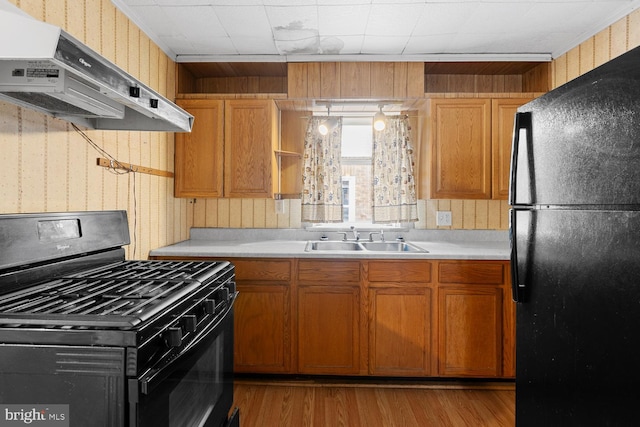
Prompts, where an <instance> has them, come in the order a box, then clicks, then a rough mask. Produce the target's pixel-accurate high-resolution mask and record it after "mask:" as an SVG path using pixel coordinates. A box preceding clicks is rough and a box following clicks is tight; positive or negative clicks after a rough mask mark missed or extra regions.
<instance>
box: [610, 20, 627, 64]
mask: <svg viewBox="0 0 640 427" xmlns="http://www.w3.org/2000/svg"><path fill="white" fill-rule="evenodd" d="M628 40H629V19H628V18H623V19H621V20H619V21H618V22H616V23H614V24H613V25H612V26H611V41H610V43H609V45H610V46H611V52H610V55H611V57H610V58H609V59H613V58H615V57H616V56H620V55H622V54H623V53H625V52H626V51H627V45H628Z"/></svg>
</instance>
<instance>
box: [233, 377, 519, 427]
mask: <svg viewBox="0 0 640 427" xmlns="http://www.w3.org/2000/svg"><path fill="white" fill-rule="evenodd" d="M463 387H464V388H463ZM470 387H473V388H470ZM234 406H237V407H238V408H240V426H241V427H286V426H292V427H338V426H345V427H414V426H415V427H418V426H419V427H445V426H451V427H466V426H470V427H503V426H505V427H506V426H508V427H512V426H513V425H514V424H515V389H514V386H513V384H512V383H496V384H484V383H483V384H476V383H471V384H464V385H460V384H451V383H440V384H438V383H435V384H420V385H416V384H411V385H403V384H396V385H393V384H386V383H380V384H370V383H367V384H362V383H336V382H317V381H299V382H291V381H288V382H283V381H269V382H267V381H253V380H236V384H235V390H234Z"/></svg>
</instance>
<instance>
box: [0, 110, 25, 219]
mask: <svg viewBox="0 0 640 427" xmlns="http://www.w3.org/2000/svg"><path fill="white" fill-rule="evenodd" d="M21 113H22V109H20V108H19V107H16V106H14V105H12V104H8V103H5V102H2V101H0V152H2V156H0V162H2V167H0V194H2V198H1V199H0V200H1V201H0V203H1V205H2V212H5V213H13V212H20V206H19V199H20V193H21V191H22V188H21V186H20V184H21V174H22V164H21V160H20V158H21V153H20V151H21V144H22V142H21V135H22V130H21V125H22V120H21V119H20V115H21Z"/></svg>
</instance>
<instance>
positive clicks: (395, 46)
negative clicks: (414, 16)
mask: <svg viewBox="0 0 640 427" xmlns="http://www.w3.org/2000/svg"><path fill="white" fill-rule="evenodd" d="M408 41H409V36H365V37H364V43H363V44H362V53H364V54H368V55H401V54H402V52H403V51H404V47H405V46H406V44H407V42H408Z"/></svg>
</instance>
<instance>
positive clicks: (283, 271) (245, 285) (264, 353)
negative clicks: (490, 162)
mask: <svg viewBox="0 0 640 427" xmlns="http://www.w3.org/2000/svg"><path fill="white" fill-rule="evenodd" d="M233 263H234V265H235V268H236V280H237V284H238V292H239V294H238V299H237V300H236V308H235V331H234V337H235V342H234V349H235V353H234V365H235V370H236V372H251V373H289V372H291V355H292V351H291V284H290V283H291V270H292V266H291V264H292V262H291V261H290V260H269V259H236V260H233Z"/></svg>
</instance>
